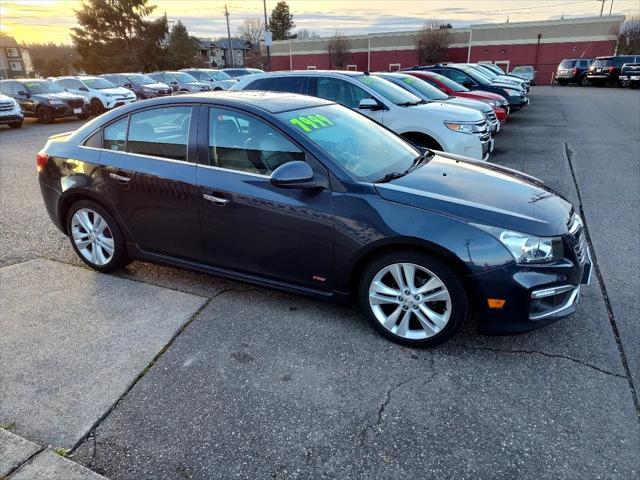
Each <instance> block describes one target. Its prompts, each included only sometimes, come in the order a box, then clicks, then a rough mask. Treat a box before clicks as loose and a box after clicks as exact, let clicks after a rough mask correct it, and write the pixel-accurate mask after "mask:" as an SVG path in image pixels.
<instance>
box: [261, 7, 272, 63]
mask: <svg viewBox="0 0 640 480" xmlns="http://www.w3.org/2000/svg"><path fill="white" fill-rule="evenodd" d="M262 5H263V6H264V31H265V32H266V31H267V30H269V23H267V0H262ZM265 46H266V47H267V71H268V72H270V71H271V47H270V46H269V45H267V42H266V39H265Z"/></svg>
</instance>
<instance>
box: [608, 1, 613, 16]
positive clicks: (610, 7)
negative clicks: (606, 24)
mask: <svg viewBox="0 0 640 480" xmlns="http://www.w3.org/2000/svg"><path fill="white" fill-rule="evenodd" d="M612 10H613V0H611V5H609V16H611V11H612Z"/></svg>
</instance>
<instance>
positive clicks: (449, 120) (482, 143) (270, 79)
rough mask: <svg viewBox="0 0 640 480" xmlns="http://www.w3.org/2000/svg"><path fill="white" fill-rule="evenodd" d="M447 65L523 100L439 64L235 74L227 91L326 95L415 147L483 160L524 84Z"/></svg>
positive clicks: (468, 66) (519, 105) (525, 101)
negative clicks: (392, 69) (461, 79)
mask: <svg viewBox="0 0 640 480" xmlns="http://www.w3.org/2000/svg"><path fill="white" fill-rule="evenodd" d="M437 67H441V65H438V66H437ZM448 67H449V66H448V65H447V68H444V67H443V68H442V70H444V71H447V72H449V71H452V72H457V71H458V70H456V69H457V68H462V69H463V70H467V69H469V70H471V75H476V76H477V78H481V80H480V81H482V82H483V86H485V87H486V88H487V89H489V88H496V89H499V88H502V87H499V85H502V84H501V83H497V82H508V83H509V85H510V87H512V89H513V91H514V92H516V90H517V92H518V94H519V93H522V97H523V99H520V98H518V100H517V101H516V100H513V104H510V103H509V99H507V98H505V97H504V96H502V95H499V94H498V93H494V92H490V91H482V90H480V91H473V92H472V91H470V90H469V89H467V88H466V87H464V86H462V85H460V84H459V83H456V82H455V81H452V80H450V79H449V78H447V77H445V76H443V75H440V74H439V73H437V72H439V71H440V68H439V69H438V70H436V71H431V70H430V69H428V67H416V68H423V69H422V70H407V71H402V72H397V73H386V72H385V73H368V72H351V71H348V72H345V71H320V70H311V71H309V70H303V71H287V72H272V73H263V74H257V75H252V76H251V77H245V78H243V79H241V80H240V81H239V82H238V83H236V84H235V85H233V86H232V87H231V90H260V91H276V92H289V93H298V94H304V95H311V96H315V97H320V98H323V99H326V100H331V101H333V102H336V103H339V104H341V105H343V106H346V107H349V108H351V109H353V110H356V111H358V112H360V113H362V114H364V115H366V116H368V117H369V118H371V119H373V120H375V121H377V122H378V123H380V124H382V125H384V126H386V127H387V128H389V129H391V130H393V131H394V132H395V133H397V134H399V135H401V136H403V137H404V138H405V139H407V140H408V141H410V142H411V143H413V144H414V145H416V146H418V147H420V148H430V149H433V150H439V151H444V152H448V153H453V154H457V155H462V156H465V157H470V158H473V159H476V160H487V159H489V157H490V155H491V153H492V151H493V149H494V146H495V138H494V137H495V135H496V134H497V133H498V132H499V131H500V130H501V128H502V125H503V124H504V122H505V121H506V119H507V116H508V114H509V111H510V110H511V109H512V108H513V109H518V108H522V106H523V105H526V104H528V102H529V100H528V98H527V97H526V95H525V93H524V91H525V90H528V88H529V86H528V84H527V82H526V81H525V80H523V79H520V78H506V79H501V78H497V77H498V75H495V73H494V72H493V71H489V72H488V73H487V74H486V75H484V74H483V73H482V72H480V71H478V72H476V70H475V69H474V66H473V65H471V64H464V65H462V66H460V67H459V66H458V65H456V66H452V67H451V68H450V69H449V68H448ZM481 76H482V77H481ZM490 76H491V78H493V79H494V80H490V79H489V77H490ZM485 78H486V79H487V80H486V82H485ZM467 83H469V82H467ZM470 86H472V87H475V86H477V84H476V83H473V84H470ZM503 90H505V89H502V90H499V91H503ZM506 90H511V88H507V89H506ZM507 94H508V93H507ZM514 95H515V94H514ZM514 95H511V97H514Z"/></svg>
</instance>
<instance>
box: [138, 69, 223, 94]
mask: <svg viewBox="0 0 640 480" xmlns="http://www.w3.org/2000/svg"><path fill="white" fill-rule="evenodd" d="M149 77H151V78H153V79H154V80H156V81H158V82H163V83H166V84H167V85H170V86H171V89H172V90H173V93H198V92H208V91H209V90H211V87H210V86H209V85H207V84H206V83H203V82H199V81H198V80H196V79H195V78H193V77H192V76H191V75H189V74H188V73H185V72H167V71H165V72H153V73H150V74H149Z"/></svg>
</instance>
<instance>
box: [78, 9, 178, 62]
mask: <svg viewBox="0 0 640 480" xmlns="http://www.w3.org/2000/svg"><path fill="white" fill-rule="evenodd" d="M147 2H148V0H85V1H84V2H83V3H82V8H81V9H80V10H77V11H76V17H77V19H78V25H79V27H74V28H72V31H73V33H72V34H71V38H72V40H73V43H74V45H75V47H76V49H77V51H78V53H79V54H80V55H81V56H82V60H81V62H80V64H81V66H82V68H84V69H85V70H86V71H87V72H90V73H102V72H106V71H118V70H122V69H123V67H126V69H127V70H142V69H145V68H146V67H148V66H149V64H150V62H151V63H157V60H159V59H160V58H161V57H162V51H161V48H160V44H159V40H160V39H161V38H162V37H163V36H164V35H165V34H166V31H167V28H166V18H164V17H162V18H160V19H158V20H156V21H153V22H151V21H147V20H145V18H146V17H147V16H149V15H150V14H151V13H152V12H153V10H154V9H155V7H154V6H151V5H148V4H147Z"/></svg>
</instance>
